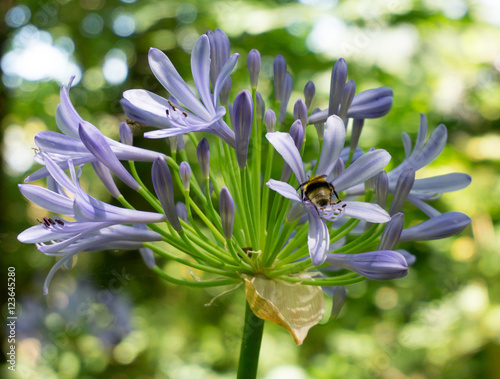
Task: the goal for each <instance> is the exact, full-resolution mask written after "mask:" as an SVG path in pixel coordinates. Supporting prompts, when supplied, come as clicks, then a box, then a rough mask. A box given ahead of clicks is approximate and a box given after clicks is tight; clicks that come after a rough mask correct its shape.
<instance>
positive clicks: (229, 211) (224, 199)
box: [219, 186, 234, 239]
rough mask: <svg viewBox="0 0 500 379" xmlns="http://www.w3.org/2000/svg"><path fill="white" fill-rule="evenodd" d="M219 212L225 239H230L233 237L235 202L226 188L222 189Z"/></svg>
mask: <svg viewBox="0 0 500 379" xmlns="http://www.w3.org/2000/svg"><path fill="white" fill-rule="evenodd" d="M219 211H220V218H221V221H222V231H223V233H224V237H225V238H226V239H230V238H231V237H232V236H233V224H234V202H233V198H232V197H231V194H230V193H229V190H228V189H227V187H225V186H224V187H222V189H221V191H220V195H219Z"/></svg>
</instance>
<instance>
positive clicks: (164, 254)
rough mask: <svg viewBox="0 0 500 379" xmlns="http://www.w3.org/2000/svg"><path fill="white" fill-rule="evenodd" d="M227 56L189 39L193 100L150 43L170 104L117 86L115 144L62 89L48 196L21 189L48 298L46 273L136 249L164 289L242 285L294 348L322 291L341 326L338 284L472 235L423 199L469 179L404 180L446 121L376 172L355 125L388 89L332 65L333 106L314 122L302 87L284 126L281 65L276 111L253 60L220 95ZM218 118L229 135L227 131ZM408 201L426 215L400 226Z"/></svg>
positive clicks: (400, 271) (384, 275)
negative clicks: (139, 129) (44, 267)
mask: <svg viewBox="0 0 500 379" xmlns="http://www.w3.org/2000/svg"><path fill="white" fill-rule="evenodd" d="M237 58H238V55H237V54H234V55H232V56H231V55H230V45H229V39H228V38H227V36H226V34H224V32H222V31H221V30H219V29H216V30H215V31H214V32H211V31H209V32H207V34H205V35H202V36H201V37H199V38H198V40H197V41H196V43H195V44H194V47H193V50H192V54H191V71H192V77H193V81H194V85H195V87H196V90H197V93H194V92H192V90H191V89H190V87H189V86H188V84H187V83H186V82H185V81H184V79H182V78H181V76H180V75H179V73H178V72H177V70H176V69H175V67H174V65H173V64H172V62H171V61H170V59H169V58H168V57H167V56H166V55H165V54H164V53H163V52H161V51H160V50H158V49H155V48H151V49H150V51H149V55H148V59H149V65H150V67H151V70H152V72H153V74H154V75H155V76H156V78H157V79H158V81H159V82H160V83H161V84H162V85H163V86H164V87H165V89H166V90H167V91H168V93H169V97H168V98H163V97H161V96H159V95H156V94H154V93H152V92H149V91H146V90H142V89H136V90H130V91H126V92H125V93H124V95H123V96H124V98H123V99H122V101H121V103H122V105H123V108H124V110H125V113H126V115H127V116H128V117H129V118H130V119H129V120H127V122H126V123H125V122H123V123H121V124H120V129H119V134H120V139H121V141H122V142H121V143H120V142H116V141H113V140H111V139H109V138H107V137H105V136H104V135H102V133H101V132H100V131H99V130H98V128H96V127H95V126H93V125H92V124H90V123H88V122H86V121H85V120H83V119H82V118H81V117H80V116H79V115H78V113H77V112H76V110H75V108H74V107H73V105H72V104H71V102H70V99H69V86H62V88H61V104H60V105H59V106H58V108H57V111H56V121H57V123H58V126H59V128H60V129H61V131H62V132H63V133H64V134H59V133H54V132H48V131H44V132H41V133H39V134H37V136H36V137H35V140H36V143H37V145H38V147H39V149H40V151H39V152H38V153H37V155H36V160H37V161H38V162H39V163H41V164H43V165H45V167H43V168H42V169H41V170H39V171H37V172H35V173H34V174H32V175H30V176H29V177H28V179H29V180H33V179H39V178H43V177H46V178H47V188H42V187H38V186H34V185H26V184H24V185H20V190H21V192H22V194H23V195H24V196H25V197H26V198H28V200H30V201H32V202H34V203H35V204H37V205H39V206H41V207H43V208H44V209H46V210H47V212H51V213H53V214H54V215H50V214H47V216H46V217H43V218H41V219H40V220H38V221H39V225H36V226H33V227H31V228H29V229H27V230H25V231H24V232H22V233H21V234H20V235H19V237H18V238H19V240H20V241H22V242H25V243H35V244H36V246H37V247H38V249H39V250H40V251H41V252H43V253H44V254H47V255H51V256H60V257H61V259H60V260H59V261H58V262H57V263H56V264H55V265H54V267H53V268H52V270H51V271H50V272H49V275H48V277H47V280H46V283H45V291H47V290H48V284H49V282H50V280H51V278H52V276H53V275H54V273H55V272H56V271H57V269H58V268H60V267H62V266H65V267H70V266H71V264H72V262H73V257H74V256H75V255H76V254H78V253H80V252H82V251H96V250H100V249H126V250H138V251H139V253H140V254H141V256H142V258H143V260H144V262H145V264H146V266H147V267H148V268H150V269H151V270H152V272H154V273H156V274H158V275H159V276H160V277H161V278H163V279H165V280H167V281H169V282H171V283H174V284H186V285H189V286H194V287H215V286H226V285H238V284H242V283H244V285H245V295H246V297H247V301H248V305H249V307H248V308H247V310H248V315H249V317H255V316H258V317H260V318H262V319H265V320H269V321H272V322H275V323H277V324H278V325H280V326H282V327H284V328H285V329H286V330H287V331H288V332H290V333H291V334H292V336H293V338H294V340H295V341H296V342H297V344H301V343H302V341H303V340H304V338H305V337H306V335H307V332H308V330H309V329H310V328H311V327H312V326H314V325H316V324H317V323H318V322H319V321H320V320H321V319H322V317H323V313H324V311H325V304H324V303H325V301H324V294H323V292H322V289H321V287H324V288H325V292H327V293H330V294H331V295H332V297H333V304H334V306H333V310H332V316H336V315H338V312H339V311H340V309H341V307H342V305H343V303H344V301H345V299H346V289H345V285H347V284H351V283H355V282H359V281H362V280H365V279H372V280H389V279H398V278H402V277H404V276H405V275H406V274H407V273H408V266H409V265H411V264H412V263H413V262H414V261H415V259H416V257H415V256H413V255H412V254H410V253H409V252H407V251H406V250H404V249H397V248H398V246H397V245H398V243H399V242H405V241H413V240H431V239H438V238H444V237H448V236H451V235H454V234H456V233H458V232H460V231H462V230H463V229H464V228H465V227H466V226H467V225H469V224H470V222H471V220H470V218H469V217H468V216H466V215H464V214H462V213H460V212H447V213H444V214H441V213H440V212H438V211H437V210H436V209H434V208H433V207H431V206H430V205H428V204H427V201H429V200H433V199H436V198H438V197H439V196H440V194H441V193H443V192H448V191H452V190H457V189H460V188H463V187H464V186H466V185H468V183H469V182H470V177H469V176H468V175H465V174H458V173H452V174H448V175H442V176H438V177H434V178H426V179H415V172H416V171H418V170H419V169H420V168H422V167H424V166H425V165H427V164H429V163H430V162H432V161H433V160H434V159H435V158H436V157H437V156H438V155H439V154H440V152H441V151H442V149H443V147H444V145H445V143H446V134H447V132H446V128H445V127H444V126H438V127H437V128H436V129H435V130H434V132H433V133H432V134H431V136H430V137H429V139H428V140H427V141H425V139H426V133H427V123H426V120H425V117H422V118H421V124H420V130H419V133H418V136H417V139H416V142H415V146H414V147H413V148H412V143H411V139H410V138H409V136H408V135H407V134H403V143H404V147H405V152H406V158H405V159H404V160H403V162H402V163H401V164H400V165H399V166H396V168H394V169H393V170H392V171H389V172H385V171H383V170H384V168H385V167H386V166H387V164H388V163H389V161H390V160H391V156H390V154H389V153H388V152H387V151H386V150H384V149H378V148H375V147H370V148H369V149H368V150H363V149H362V148H361V147H359V146H358V144H359V142H360V140H361V141H363V140H362V139H360V135H361V132H362V130H363V129H364V128H365V127H366V126H365V125H364V123H365V120H366V119H370V118H377V117H381V116H383V115H385V114H386V113H387V112H388V111H389V110H390V108H391V106H392V96H393V95H392V90H391V89H389V88H386V87H381V88H376V89H372V90H368V91H364V92H361V93H359V94H357V95H356V94H355V92H356V85H355V83H354V81H353V80H352V79H348V74H347V63H346V61H345V60H344V59H339V60H338V61H337V63H336V64H335V65H334V67H333V70H332V76H331V81H330V96H329V101H328V109H326V110H324V111H321V110H317V111H316V110H315V111H314V112H311V110H310V108H311V103H312V101H313V98H314V96H315V86H314V83H313V82H312V81H309V82H308V83H307V84H306V86H305V88H304V100H302V99H298V100H297V101H295V104H294V107H293V119H294V122H293V123H289V124H287V123H286V122H287V120H289V119H291V117H288V118H287V117H285V116H286V115H287V110H288V109H287V107H288V102H289V100H290V97H291V94H292V90H293V79H292V76H291V75H290V73H289V72H288V71H287V64H286V61H285V59H284V57H283V56H281V55H278V56H277V57H276V59H275V60H274V64H273V79H274V94H275V100H276V102H275V105H276V106H277V109H275V110H273V109H267V110H266V103H265V101H264V100H265V99H263V98H262V95H261V93H259V92H258V91H257V86H258V84H259V83H258V77H259V71H260V68H261V58H260V53H259V52H258V51H257V50H252V51H250V53H249V55H248V60H247V69H248V73H249V76H250V85H251V91H250V90H246V89H243V90H239V91H240V92H239V93H238V94H231V90H232V81H231V78H230V73H231V71H232V70H233V68H234V67H235V64H236V60H237ZM237 84H238V85H237V86H236V85H235V87H239V83H237ZM70 85H71V82H70ZM263 93H264V92H263ZM229 99H234V100H232V102H229V101H228V100H229ZM267 105H268V106H271V107H272V106H273V105H274V103H273V102H272V101H271V102H269V103H267ZM308 115H309V116H308ZM229 119H230V120H231V122H230V125H231V126H232V129H231V128H230V127H229V126H228V124H226V122H229V121H228V120H229ZM277 119H278V120H277ZM133 123H141V124H145V125H146V126H152V127H156V128H159V130H153V131H148V132H146V134H145V137H147V138H169V141H168V142H169V143H170V156H167V155H164V154H161V153H157V152H153V151H149V150H145V149H138V148H135V147H133V146H132V143H133V142H134V141H133V138H132V133H131V130H130V127H129V124H133ZM277 123H278V126H276V124H277ZM308 123H309V124H314V125H315V127H316V130H317V132H318V133H317V136H318V138H317V140H316V139H314V138H312V141H309V140H306V135H308V138H309V136H311V134H310V133H309V134H308V133H307V124H308ZM349 123H351V124H352V128H348V124H349ZM264 126H265V129H264ZM349 129H351V130H352V132H351V138H350V144H349V146H348V147H346V146H345V142H346V134H347V132H348V130H349ZM276 130H279V131H276ZM266 131H267V134H265V133H266ZM197 132H203V133H210V134H212V136H208V138H207V136H206V135H205V136H203V135H201V136H200V135H198V133H197ZM186 133H189V140H186V145H185V146H184V141H183V139H182V135H183V134H186ZM264 136H265V138H264ZM187 141H189V142H187ZM167 149H168V147H167ZM315 149H316V150H315ZM195 155H196V158H197V160H198V163H199V166H200V170H199V171H201V178H200V177H199V176H200V174H199V171H198V170H194V171H193V172H192V171H191V166H190V165H192V164H193V161H192V160H193V158H194V156H195ZM196 158H195V159H196ZM123 160H127V161H129V162H128V164H127V165H124V164H122V162H121V161H123ZM135 161H146V162H152V164H151V166H152V167H151V177H150V178H149V177H148V179H152V186H151V184H150V182H151V181H150V180H146V181H144V180H142V179H141V177H140V170H138V169H137V168H136V167H135ZM86 163H91V165H92V167H93V168H94V170H95V172H96V173H97V176H98V178H99V179H100V180H101V181H102V183H103V184H104V186H105V187H106V188H107V189H108V191H109V192H110V193H111V195H112V196H113V197H114V199H113V201H117V202H120V204H121V205H122V206H123V207H119V206H115V205H111V204H107V203H105V202H103V201H100V200H97V199H96V198H94V197H92V196H90V195H89V194H87V193H86V192H85V191H84V190H83V189H82V187H81V185H80V180H79V179H80V175H81V173H82V165H85V164H86ZM75 167H77V168H75ZM65 169H69V177H68V175H67V174H66V173H65V172H64V170H65ZM292 173H293V174H294V176H292ZM113 175H114V176H116V177H118V178H119V179H120V180H121V182H123V183H125V184H126V185H128V186H129V187H131V188H132V189H134V190H135V191H134V192H133V194H134V195H137V196H140V197H141V201H142V203H144V202H146V203H147V206H148V207H149V208H150V209H152V210H154V211H141V210H136V209H135V207H136V202H135V201H130V202H129V199H125V196H124V194H126V193H127V192H130V191H124V194H122V193H120V190H119V189H118V186H117V184H120V182H119V181H117V182H116V183H115V180H114V179H113V178H114V176H113ZM280 175H281V176H280ZM148 176H149V174H148ZM278 177H279V178H280V179H281V180H276V179H277V178H278ZM200 179H201V180H200ZM149 187H152V189H151V188H149ZM271 190H272V191H271ZM174 191H176V193H174ZM273 191H274V192H273ZM389 194H390V195H391V196H389ZM179 196H181V197H182V198H181V199H179V198H178V197H179ZM179 200H181V201H179ZM288 200H292V201H291V202H289V201H288ZM407 201H409V202H412V203H414V204H415V205H417V206H418V207H419V208H420V209H422V210H423V212H424V213H425V214H426V215H428V216H430V218H429V219H424V220H422V222H420V223H418V224H416V225H414V224H413V223H412V224H410V225H411V227H408V226H407V227H406V228H405V216H404V213H403V212H405V205H406V202H407ZM389 202H390V204H388V203H389ZM139 204H140V203H139ZM386 208H387V209H389V212H387V211H386ZM407 214H408V213H407ZM391 216H392V217H391ZM407 223H408V221H407ZM384 224H385V225H384ZM160 241H161V243H158V242H160ZM306 241H307V243H306ZM377 243H378V248H377V250H374V247H375V246H377ZM157 259H162V260H168V262H169V265H170V263H172V264H180V265H181V267H187V268H188V269H189V270H190V269H193V271H191V270H190V271H189V273H190V274H191V277H189V276H185V277H179V275H177V274H176V272H175V271H174V274H173V275H171V273H170V270H169V272H165V271H164V270H163V268H162V267H163V264H161V263H160V261H158V264H157ZM195 275H196V276H195ZM260 322H261V323H262V321H260ZM247 324H249V323H247ZM247 324H246V325H247ZM261 331H262V329H261ZM248 334H249V333H246V332H245V333H244V335H248ZM243 345H245V344H243ZM248 355H251V354H248ZM246 356H247V355H245V354H242V357H244V358H245V357H246Z"/></svg>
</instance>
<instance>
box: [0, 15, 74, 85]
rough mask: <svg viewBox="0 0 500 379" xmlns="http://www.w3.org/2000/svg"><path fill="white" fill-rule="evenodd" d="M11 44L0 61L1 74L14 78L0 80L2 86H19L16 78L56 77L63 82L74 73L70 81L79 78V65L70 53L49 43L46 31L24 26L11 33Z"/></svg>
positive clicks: (48, 35) (49, 37) (38, 78)
mask: <svg viewBox="0 0 500 379" xmlns="http://www.w3.org/2000/svg"><path fill="white" fill-rule="evenodd" d="M12 45H13V47H14V48H13V49H12V50H10V51H8V52H7V53H6V54H5V55H4V56H3V57H2V61H1V67H2V70H3V72H4V74H5V75H6V76H10V77H14V78H12V79H7V78H6V79H4V83H6V85H9V86H10V87H13V86H15V85H18V86H20V85H22V82H20V81H19V79H17V78H16V77H21V78H22V79H26V80H30V81H38V80H42V79H56V80H57V81H58V82H59V83H64V82H67V81H68V80H69V78H70V77H71V76H72V75H76V78H75V81H74V83H75V84H76V83H78V82H79V81H80V77H81V70H80V68H79V67H78V66H77V65H76V64H75V63H73V62H71V61H70V54H68V53H67V52H66V51H64V50H63V49H61V48H59V47H56V46H54V45H53V43H52V36H51V35H50V33H48V32H46V31H40V30H38V29H37V28H36V27H34V26H33V25H26V26H24V27H23V28H21V29H19V30H18V31H17V33H16V34H15V35H14V38H13V44H12Z"/></svg>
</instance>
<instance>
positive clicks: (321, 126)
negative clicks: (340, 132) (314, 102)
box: [312, 108, 325, 141]
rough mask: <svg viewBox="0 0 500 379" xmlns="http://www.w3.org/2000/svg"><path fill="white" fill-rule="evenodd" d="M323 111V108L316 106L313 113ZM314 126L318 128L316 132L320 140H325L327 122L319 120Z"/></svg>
mask: <svg viewBox="0 0 500 379" xmlns="http://www.w3.org/2000/svg"><path fill="white" fill-rule="evenodd" d="M319 112H321V109H319V108H316V109H315V110H314V111H313V113H312V115H314V114H315V113H319ZM314 127H315V128H316V132H317V133H318V138H319V140H320V141H323V138H324V135H325V123H324V122H317V123H315V124H314Z"/></svg>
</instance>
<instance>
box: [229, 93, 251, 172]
mask: <svg viewBox="0 0 500 379" xmlns="http://www.w3.org/2000/svg"><path fill="white" fill-rule="evenodd" d="M252 126H253V102H252V95H251V94H250V92H249V91H248V90H243V91H241V92H240V93H239V94H238V95H237V96H236V98H235V99H234V103H233V127H234V134H235V136H236V158H237V159H238V166H239V167H240V168H241V169H243V168H245V166H246V164H247V157H248V145H249V143H250V134H251V132H252Z"/></svg>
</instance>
